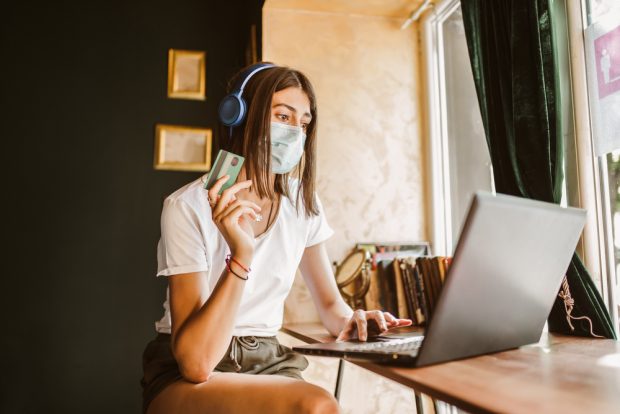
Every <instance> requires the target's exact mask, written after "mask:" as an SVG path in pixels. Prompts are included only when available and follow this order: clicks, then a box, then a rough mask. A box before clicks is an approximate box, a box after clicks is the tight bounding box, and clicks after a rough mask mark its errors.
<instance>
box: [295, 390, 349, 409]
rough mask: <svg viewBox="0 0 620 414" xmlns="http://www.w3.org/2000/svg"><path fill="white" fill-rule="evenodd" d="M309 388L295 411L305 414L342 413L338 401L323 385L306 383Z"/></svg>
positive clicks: (298, 402)
mask: <svg viewBox="0 0 620 414" xmlns="http://www.w3.org/2000/svg"><path fill="white" fill-rule="evenodd" d="M306 385H307V387H306V388H307V389H306V390H304V392H303V394H302V395H301V397H300V398H299V400H298V401H297V404H296V405H297V407H296V410H295V412H298V413H303V414H337V413H340V406H339V405H338V401H336V399H335V398H334V396H333V395H331V394H330V393H329V392H327V391H326V390H324V389H323V388H321V387H318V386H316V385H312V384H306Z"/></svg>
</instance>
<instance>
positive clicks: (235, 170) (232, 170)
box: [205, 150, 245, 194]
mask: <svg viewBox="0 0 620 414" xmlns="http://www.w3.org/2000/svg"><path fill="white" fill-rule="evenodd" d="M244 161H245V158H243V157H242V156H241V155H237V154H234V153H232V152H228V151H224V150H220V152H218V154H217V158H215V162H214V163H213V168H211V171H209V175H208V176H207V181H206V182H205V188H206V189H207V190H210V189H211V187H213V185H214V184H215V182H216V181H217V180H219V179H220V178H221V177H223V176H225V175H228V176H229V177H230V178H228V181H226V182H225V183H224V185H223V186H222V188H220V191H219V193H218V194H222V191H224V190H226V189H227V188H229V187H230V186H232V185H233V184H234V183H235V182H236V181H237V176H238V175H239V172H240V171H241V166H242V165H243V162H244Z"/></svg>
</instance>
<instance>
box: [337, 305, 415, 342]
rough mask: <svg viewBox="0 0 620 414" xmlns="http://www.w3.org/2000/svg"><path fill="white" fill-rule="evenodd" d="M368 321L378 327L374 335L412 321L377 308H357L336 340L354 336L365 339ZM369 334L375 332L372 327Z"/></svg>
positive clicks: (407, 324)
mask: <svg viewBox="0 0 620 414" xmlns="http://www.w3.org/2000/svg"><path fill="white" fill-rule="evenodd" d="M369 322H370V324H371V326H372V325H373V324H374V323H375V322H376V325H377V326H378V328H379V332H377V333H376V335H379V334H382V333H383V332H385V331H387V330H388V329H391V328H397V327H401V326H409V325H411V324H412V323H413V321H411V319H398V318H395V317H394V316H392V314H390V313H389V312H382V311H379V310H374V311H364V310H361V309H358V310H356V311H355V312H354V313H353V316H352V317H351V319H349V321H348V322H347V323H346V325H345V326H344V328H343V329H342V331H341V332H340V335H338V338H337V339H336V341H346V340H349V339H354V338H357V339H359V340H360V341H366V340H367V339H368V330H369ZM371 334H375V332H372V329H371Z"/></svg>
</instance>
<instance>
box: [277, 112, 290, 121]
mask: <svg viewBox="0 0 620 414" xmlns="http://www.w3.org/2000/svg"><path fill="white" fill-rule="evenodd" d="M276 116H277V117H278V119H279V120H281V121H288V119H289V116H288V115H285V114H279V115H276Z"/></svg>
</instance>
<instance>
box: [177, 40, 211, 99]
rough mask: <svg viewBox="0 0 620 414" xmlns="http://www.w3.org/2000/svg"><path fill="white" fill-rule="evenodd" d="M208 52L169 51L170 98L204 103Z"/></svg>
mask: <svg viewBox="0 0 620 414" xmlns="http://www.w3.org/2000/svg"><path fill="white" fill-rule="evenodd" d="M205 62H206V52H203V51H197V50H178V49H170V50H168V98H173V99H195V100H200V101H204V100H205V99H206V96H205V84H206V80H205V76H206V74H205V66H206V63H205Z"/></svg>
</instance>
